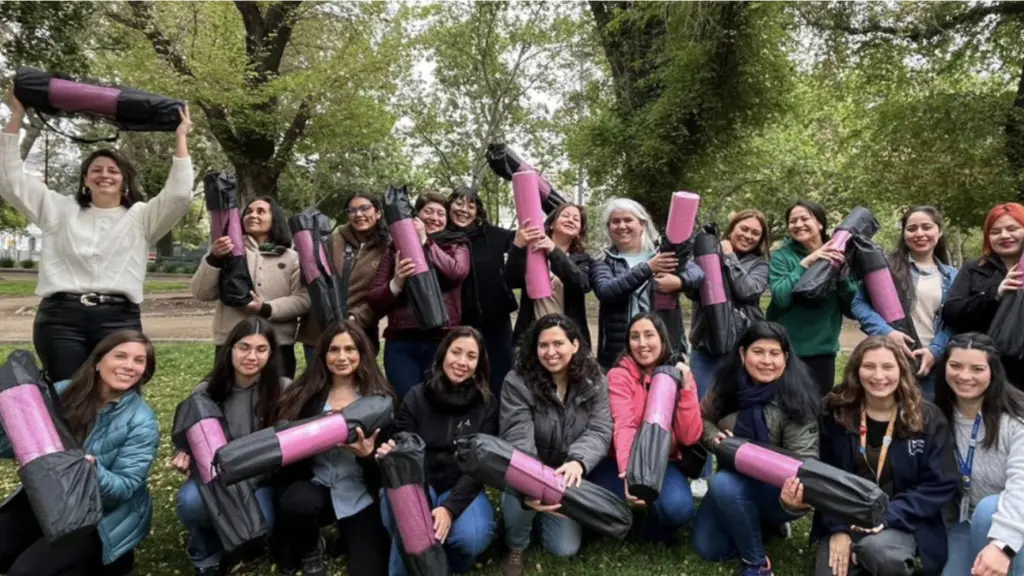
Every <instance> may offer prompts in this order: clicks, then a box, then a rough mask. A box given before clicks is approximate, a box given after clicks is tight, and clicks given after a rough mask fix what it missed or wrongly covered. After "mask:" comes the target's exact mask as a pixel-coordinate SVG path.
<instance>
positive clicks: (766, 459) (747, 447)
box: [733, 443, 803, 488]
mask: <svg viewBox="0 0 1024 576" xmlns="http://www.w3.org/2000/svg"><path fill="white" fill-rule="evenodd" d="M733 462H734V466H735V467H736V471H737V472H739V473H740V474H743V475H744V476H749V477H751V478H753V479H755V480H760V481H761V482H764V483H765V484H769V485H771V486H775V487H777V488H781V487H782V485H783V484H785V483H786V480H788V479H790V478H794V477H795V476H796V474H797V472H798V471H799V470H800V466H802V465H803V462H801V461H799V460H797V459H796V458H790V457H789V456H785V455H783V454H779V453H778V452H775V451H773V450H768V449H766V448H762V447H760V446H758V445H756V444H753V443H747V444H744V445H743V446H740V448H739V450H737V451H736V456H735V459H734V460H733Z"/></svg>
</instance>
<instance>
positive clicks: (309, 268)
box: [292, 230, 331, 285]
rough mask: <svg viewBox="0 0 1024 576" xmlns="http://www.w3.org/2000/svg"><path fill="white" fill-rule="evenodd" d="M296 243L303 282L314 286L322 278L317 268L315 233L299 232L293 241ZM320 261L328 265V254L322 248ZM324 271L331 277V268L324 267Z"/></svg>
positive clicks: (321, 247)
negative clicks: (314, 243) (314, 246)
mask: <svg viewBox="0 0 1024 576" xmlns="http://www.w3.org/2000/svg"><path fill="white" fill-rule="evenodd" d="M292 241H293V242H295V251H296V252H298V254H299V269H301V270H302V281H303V282H304V283H305V284H307V285H308V284H312V283H313V282H316V280H317V279H318V278H320V268H318V267H317V259H316V256H315V255H314V248H313V233H312V232H310V231H309V230H299V231H298V232H296V233H295V237H294V238H293V239H292ZM320 261H321V262H323V263H324V264H327V253H326V252H324V247H323V246H320ZM324 270H327V271H328V275H330V270H331V268H330V267H329V266H324Z"/></svg>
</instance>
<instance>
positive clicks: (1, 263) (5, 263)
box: [0, 256, 14, 268]
mask: <svg viewBox="0 0 1024 576" xmlns="http://www.w3.org/2000/svg"><path fill="white" fill-rule="evenodd" d="M0 268H14V258H9V257H7V256H5V257H3V258H0Z"/></svg>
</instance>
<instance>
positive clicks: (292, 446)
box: [277, 413, 348, 466]
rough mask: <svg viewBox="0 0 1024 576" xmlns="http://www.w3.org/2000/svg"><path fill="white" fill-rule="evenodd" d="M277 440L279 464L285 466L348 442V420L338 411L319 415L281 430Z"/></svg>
mask: <svg viewBox="0 0 1024 576" xmlns="http://www.w3.org/2000/svg"><path fill="white" fill-rule="evenodd" d="M277 441H278V443H279V444H280V445H281V466H287V465H289V464H291V463H293V462H298V461H299V460H305V459H306V458H309V457H310V456H315V455H317V454H321V453H323V452H327V451H328V450H330V449H331V448H334V447H335V446H337V445H338V444H344V443H346V442H348V422H346V421H345V417H344V416H342V415H341V414H338V413H335V414H330V415H328V416H321V417H320V418H317V419H316V420H313V421H312V422H307V423H305V424H301V425H299V426H292V427H291V428H285V429H284V430H281V431H280V432H278V433H277Z"/></svg>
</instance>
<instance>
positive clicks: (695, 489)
mask: <svg viewBox="0 0 1024 576" xmlns="http://www.w3.org/2000/svg"><path fill="white" fill-rule="evenodd" d="M690 493H691V494H693V497H694V498H697V499H698V500H699V499H703V498H704V496H705V495H706V494H707V493H708V483H707V480H704V479H703V478H698V479H696V480H691V481H690Z"/></svg>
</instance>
